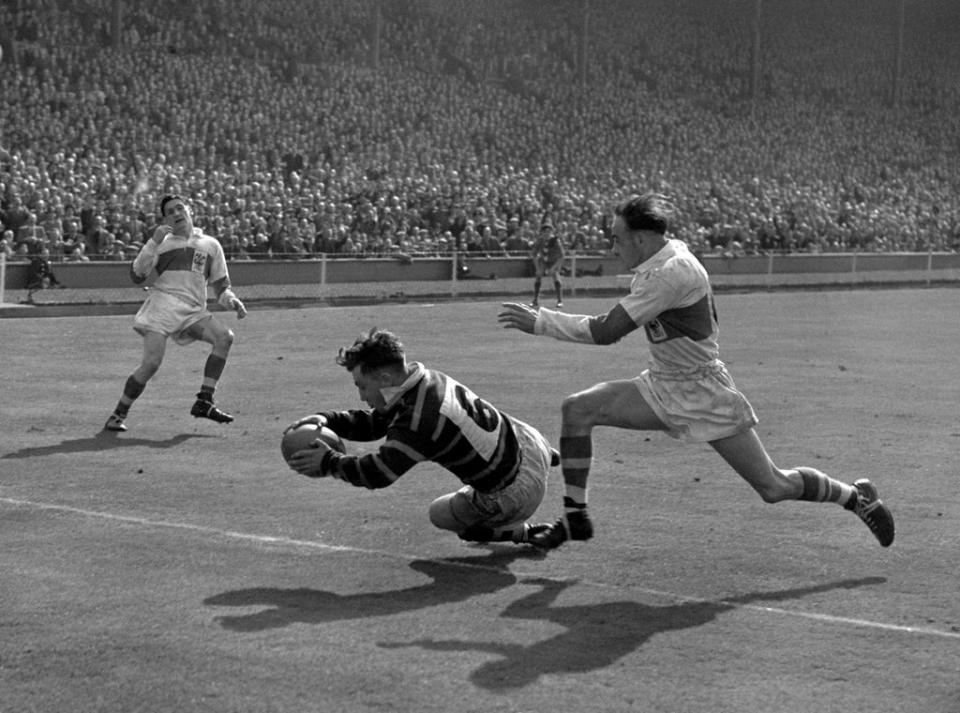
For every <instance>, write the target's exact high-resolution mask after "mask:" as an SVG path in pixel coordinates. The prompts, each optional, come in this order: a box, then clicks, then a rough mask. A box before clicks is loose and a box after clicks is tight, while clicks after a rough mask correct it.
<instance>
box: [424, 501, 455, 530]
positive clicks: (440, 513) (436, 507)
mask: <svg viewBox="0 0 960 713" xmlns="http://www.w3.org/2000/svg"><path fill="white" fill-rule="evenodd" d="M455 495H456V493H450V494H448V495H443V496H441V497H439V498H437V499H436V500H434V501H433V502H432V503H430V508H429V509H428V510H427V516H428V517H429V518H430V523H431V524H432V525H433V526H434V527H437V528H440V529H441V530H452V531H454V532H460V531H461V530H463V529H464V528H463V525H462V524H461V523H460V522H459V521H458V520H457V518H456V517H454V514H453V508H452V507H451V505H452V500H453V498H454V496H455Z"/></svg>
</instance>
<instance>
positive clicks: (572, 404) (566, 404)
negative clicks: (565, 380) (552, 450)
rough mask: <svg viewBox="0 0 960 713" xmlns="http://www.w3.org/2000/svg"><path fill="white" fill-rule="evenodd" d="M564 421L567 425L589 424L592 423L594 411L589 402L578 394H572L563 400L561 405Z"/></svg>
mask: <svg viewBox="0 0 960 713" xmlns="http://www.w3.org/2000/svg"><path fill="white" fill-rule="evenodd" d="M560 413H561V415H562V417H563V423H565V424H567V425H577V426H587V425H591V424H592V419H593V413H592V411H591V409H590V408H589V406H588V405H587V403H586V402H585V401H584V400H583V399H581V398H579V396H578V395H577V394H571V395H570V396H567V397H566V398H565V399H564V400H563V404H562V405H561V407H560Z"/></svg>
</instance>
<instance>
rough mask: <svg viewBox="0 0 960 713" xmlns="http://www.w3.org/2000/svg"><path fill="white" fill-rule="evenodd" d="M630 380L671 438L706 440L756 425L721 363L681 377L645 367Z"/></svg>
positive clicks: (751, 410) (700, 441) (748, 408)
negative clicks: (657, 372)
mask: <svg viewBox="0 0 960 713" xmlns="http://www.w3.org/2000/svg"><path fill="white" fill-rule="evenodd" d="M633 383H634V384H635V385H636V387H637V390H638V391H639V392H640V394H641V395H642V396H643V399H644V400H645V401H646V402H647V403H648V404H649V405H650V408H652V409H653V411H654V412H655V413H656V414H657V416H658V417H659V418H660V420H661V421H663V422H664V424H666V426H667V431H666V433H667V435H669V436H672V437H673V438H677V439H679V440H682V441H688V442H693V443H707V442H710V441H717V440H719V439H721V438H729V437H730V436H735V435H736V434H738V433H741V432H743V431H746V430H747V429H749V428H752V427H754V426H756V425H757V415H756V413H754V411H753V407H752V406H751V405H750V402H749V401H747V397H746V396H744V395H743V394H742V393H740V391H739V390H738V389H737V387H736V385H735V384H734V383H733V378H732V377H731V376H730V373H729V372H728V371H727V368H726V367H725V366H724V365H723V364H720V363H717V364H714V365H711V366H709V367H706V368H704V369H702V370H700V371H698V372H697V373H695V374H692V375H689V376H687V375H684V376H682V377H681V376H676V377H674V376H663V375H661V374H654V373H652V372H651V371H650V370H649V369H647V370H646V371H644V372H643V373H642V374H640V376H638V377H636V378H635V379H633Z"/></svg>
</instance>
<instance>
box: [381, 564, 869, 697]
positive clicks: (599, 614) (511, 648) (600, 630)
mask: <svg viewBox="0 0 960 713" xmlns="http://www.w3.org/2000/svg"><path fill="white" fill-rule="evenodd" d="M885 581H886V579H885V578H883V577H866V578H863V579H848V580H841V581H838V582H832V583H827V584H822V585H815V586H810V587H798V588H796V589H785V590H781V591H772V592H751V593H748V594H743V595H741V596H738V597H731V598H729V599H723V600H719V601H706V602H683V603H680V604H672V605H668V606H651V605H648V604H641V603H639V602H635V601H619V602H605V603H602V604H581V605H577V604H574V605H570V606H554V601H555V600H556V598H557V596H558V595H559V594H560V593H561V592H562V591H563V590H564V589H566V588H567V587H569V586H571V585H573V584H575V582H573V581H555V580H550V579H533V580H529V581H524V582H523V584H532V585H536V586H538V587H539V590H538V591H536V592H534V593H532V594H530V595H528V596H525V597H523V598H522V599H518V600H516V601H515V602H513V603H512V604H510V605H509V606H508V607H507V608H506V609H505V610H504V611H503V612H502V613H501V616H502V617H506V618H510V619H523V620H529V621H545V622H550V623H552V624H556V625H558V626H562V627H564V629H565V631H564V632H562V633H560V634H558V635H557V636H554V637H551V638H549V639H543V640H541V641H537V642H534V643H532V644H529V645H523V644H506V643H502V642H496V641H462V640H449V641H442V640H440V641H437V640H431V639H420V640H417V641H411V642H408V643H392V642H391V643H381V644H380V646H382V647H383V648H390V649H395V648H404V647H419V648H423V649H428V650H433V651H444V652H450V651H480V652H483V653H489V654H493V655H495V656H496V657H497V658H496V659H495V660H493V661H489V662H487V663H485V664H483V665H482V666H480V667H479V668H478V669H477V670H476V671H474V672H473V673H472V674H471V676H470V680H471V681H473V683H474V684H476V685H477V686H479V687H480V688H484V689H488V690H493V691H505V690H509V689H516V688H521V687H524V686H528V685H530V684H532V683H535V682H536V681H537V679H539V678H540V676H543V675H547V674H558V673H559V674H564V673H584V672H586V671H593V670H597V669H603V668H606V667H608V666H610V665H611V664H613V663H615V662H616V661H617V660H618V659H620V658H622V657H624V656H626V655H628V654H630V653H631V652H633V651H635V650H636V649H638V648H640V647H641V646H642V645H643V644H644V643H645V642H646V641H647V640H649V639H650V638H651V637H652V636H654V635H655V634H659V633H663V632H666V631H675V630H680V629H690V628H693V627H698V626H703V625H704V624H708V623H709V622H711V621H713V620H714V619H715V618H716V617H717V616H718V615H720V614H722V613H723V612H726V611H730V610H732V609H735V608H737V607H738V606H742V605H744V604H750V603H752V602H759V601H782V600H786V599H796V598H799V597H803V596H807V595H810V594H816V593H819V592H827V591H830V590H833V589H854V588H857V587H865V586H871V585H875V584H881V583H883V582H885Z"/></svg>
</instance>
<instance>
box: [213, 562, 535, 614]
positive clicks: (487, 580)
mask: <svg viewBox="0 0 960 713" xmlns="http://www.w3.org/2000/svg"><path fill="white" fill-rule="evenodd" d="M538 556H539V555H538V554H537V553H536V551H535V550H532V548H523V547H508V548H499V547H498V548H495V549H494V550H493V551H492V552H490V553H488V554H485V555H478V556H472V557H447V558H442V559H435V560H414V561H413V562H411V563H410V568H411V569H413V570H414V571H416V572H419V573H420V574H424V575H426V576H427V577H429V578H430V579H431V580H432V581H430V582H428V583H425V584H421V585H417V586H415V587H407V588H406V589H393V590H389V591H383V592H361V593H357V594H337V593H336V592H329V591H325V590H321V589H278V588H275V587H254V588H251V589H238V590H234V591H230V592H223V593H221V594H216V595H214V596H212V597H208V598H207V599H204V600H203V603H204V604H207V605H209V606H226V607H257V606H259V607H268V608H266V609H261V610H260V611H258V612H254V613H251V614H239V615H225V616H218V617H217V622H219V624H220V625H221V626H223V627H224V628H226V629H231V630H233V631H242V632H254V631H262V630H264V629H273V628H278V627H283V626H287V625H289V624H295V623H300V624H324V623H327V622H331V621H342V620H346V619H363V618H365V617H373V616H391V615H393V614H399V613H401V612H406V611H413V610H416V609H426V608H428V607H434V606H439V605H441V604H449V603H451V602H459V601H463V600H465V599H468V598H470V597H474V596H477V595H480V594H492V593H493V592H496V591H498V590H501V589H504V588H506V587H509V586H511V585H513V584H515V583H516V581H517V577H516V575H514V574H512V573H511V572H510V571H509V570H508V569H507V567H508V565H510V563H511V562H513V561H514V560H516V559H518V558H521V557H523V558H528V557H538Z"/></svg>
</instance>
